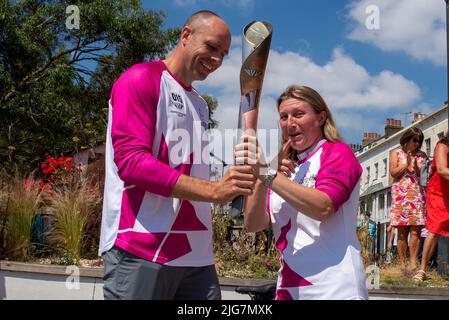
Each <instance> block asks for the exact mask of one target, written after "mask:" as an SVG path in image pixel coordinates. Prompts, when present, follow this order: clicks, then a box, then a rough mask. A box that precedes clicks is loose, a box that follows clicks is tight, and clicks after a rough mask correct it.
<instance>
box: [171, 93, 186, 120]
mask: <svg viewBox="0 0 449 320" xmlns="http://www.w3.org/2000/svg"><path fill="white" fill-rule="evenodd" d="M170 102H171V103H170V112H171V113H176V114H177V115H178V117H185V116H186V106H185V105H184V102H183V100H182V96H181V95H180V94H178V93H173V92H171V93H170Z"/></svg>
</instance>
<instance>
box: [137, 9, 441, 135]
mask: <svg viewBox="0 0 449 320" xmlns="http://www.w3.org/2000/svg"><path fill="white" fill-rule="evenodd" d="M142 3H143V6H144V7H145V8H146V9H153V10H161V11H164V12H165V13H166V14H167V18H166V21H165V24H164V28H169V27H181V26H182V25H183V23H184V21H185V20H186V18H187V17H188V16H189V15H190V14H192V13H193V12H195V11H198V10H200V9H209V10H213V11H215V12H217V13H218V14H219V15H221V16H222V17H223V18H224V19H225V20H226V21H227V22H228V24H229V26H230V29H231V33H232V36H233V44H232V47H231V51H230V55H229V56H228V57H227V58H226V60H225V62H224V64H223V66H222V67H221V69H219V70H218V71H216V72H215V73H214V74H212V75H211V76H210V77H209V78H208V79H207V80H206V81H205V82H197V83H194V86H196V87H197V88H198V89H199V90H200V91H201V92H202V93H208V94H211V95H213V96H215V97H216V98H217V99H218V101H219V110H218V111H217V116H216V118H217V119H218V120H219V121H220V128H221V129H224V128H232V127H236V122H237V113H238V103H239V99H240V93H239V72H240V67H241V33H242V29H243V27H244V26H245V25H246V24H248V23H249V22H251V21H253V20H262V21H268V22H270V23H271V24H272V25H273V39H272V44H271V51H270V56H269V60H268V66H267V71H266V75H265V80H264V87H263V90H262V94H263V95H262V98H261V103H260V108H261V111H260V116H259V124H260V127H265V128H276V126H277V125H276V123H275V120H276V119H277V115H276V108H275V100H276V98H277V97H278V95H279V94H280V93H281V92H282V91H283V90H284V89H285V87H287V86H288V85H290V84H294V83H296V84H304V85H308V86H310V87H313V88H314V89H316V90H318V91H319V92H320V93H321V94H322V96H323V98H324V99H325V100H326V102H327V103H328V105H329V107H330V109H331V111H332V113H333V114H334V117H335V118H336V121H337V126H338V128H339V129H340V131H341V133H342V135H343V137H344V139H345V141H346V142H348V143H360V141H361V139H362V136H363V132H378V133H380V134H383V132H384V125H385V120H386V118H395V119H399V120H401V121H402V122H403V123H404V122H405V124H406V125H408V124H409V123H410V120H411V115H407V114H405V113H407V112H417V111H420V112H423V113H426V114H427V113H430V112H432V111H434V110H436V109H438V108H440V107H441V106H442V105H443V102H444V101H445V100H446V96H447V89H446V88H447V85H446V83H447V82H446V27H445V2H444V1H443V0H357V1H350V0H347V1H343V0H332V1H330V0H295V1H290V0H289V1H287V0H277V1H273V0H257V1H256V0H215V1H210V0H151V1H142ZM373 5H374V6H375V8H378V10H379V11H378V12H379V15H378V18H379V20H373V19H375V18H376V15H375V11H373V10H375V9H373V7H370V6H373ZM367 10H368V11H367ZM377 21H378V22H379V25H378V27H379V28H377V25H376V24H375V23H376V22H377ZM367 22H368V25H369V26H371V27H369V28H368V27H367ZM373 27H374V29H373Z"/></svg>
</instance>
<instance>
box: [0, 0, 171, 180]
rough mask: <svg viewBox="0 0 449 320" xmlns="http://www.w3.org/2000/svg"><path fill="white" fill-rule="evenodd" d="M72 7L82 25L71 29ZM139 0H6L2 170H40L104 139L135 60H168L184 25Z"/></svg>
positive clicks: (0, 78) (0, 19) (1, 24)
mask: <svg viewBox="0 0 449 320" xmlns="http://www.w3.org/2000/svg"><path fill="white" fill-rule="evenodd" d="M68 5H77V6H78V8H79V12H80V28H79V29H78V30H77V29H72V30H69V29H68V28H67V27H66V19H67V18H68V17H69V16H70V14H67V13H66V8H67V6H68ZM164 19H165V14H164V13H162V12H155V11H145V10H144V9H143V8H142V7H141V4H140V1H138V0H124V1H118V0H91V1H36V0H32V1H30V0H23V1H8V0H0V168H5V169H6V170H7V171H9V172H12V171H13V170H14V168H15V167H18V168H19V170H20V171H22V172H23V171H28V170H29V169H33V168H36V166H37V165H38V164H39V159H41V158H42V157H43V155H44V153H45V152H48V153H49V154H51V155H59V154H61V153H62V152H67V151H70V150H73V151H75V150H79V149H80V148H83V147H89V146H93V145H95V144H96V143H97V142H98V141H102V140H103V139H104V133H105V127H106V119H107V105H108V98H109V93H110V90H111V87H112V84H113V82H114V81H115V79H117V77H118V76H119V75H120V74H121V73H122V72H123V71H124V70H126V69H127V68H129V67H130V66H131V65H133V64H135V63H139V62H142V61H148V60H152V59H156V58H164V57H165V55H166V54H167V52H168V50H170V49H171V48H172V47H173V45H174V44H175V43H176V42H177V39H178V36H179V30H178V29H174V30H171V29H169V30H163V29H162V25H163V22H164Z"/></svg>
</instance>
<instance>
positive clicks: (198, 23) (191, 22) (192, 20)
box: [184, 10, 229, 33]
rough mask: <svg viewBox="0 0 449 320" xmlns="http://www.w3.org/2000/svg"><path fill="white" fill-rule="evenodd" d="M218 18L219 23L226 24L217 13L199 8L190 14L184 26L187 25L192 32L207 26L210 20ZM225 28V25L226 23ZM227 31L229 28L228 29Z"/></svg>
mask: <svg viewBox="0 0 449 320" xmlns="http://www.w3.org/2000/svg"><path fill="white" fill-rule="evenodd" d="M214 19H215V20H220V22H221V23H223V24H225V25H226V22H224V20H223V18H221V17H220V16H219V15H218V14H216V13H215V12H213V11H210V10H201V11H197V12H195V13H194V14H192V15H191V16H190V17H189V18H188V19H187V21H186V23H185V24H184V28H185V27H188V28H190V30H191V31H192V33H195V31H197V30H199V29H201V28H202V27H204V26H208V25H209V24H210V22H211V20H214ZM226 28H227V25H226ZM228 31H229V30H228Z"/></svg>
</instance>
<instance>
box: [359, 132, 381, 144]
mask: <svg viewBox="0 0 449 320" xmlns="http://www.w3.org/2000/svg"><path fill="white" fill-rule="evenodd" d="M380 137H381V135H380V134H378V133H375V132H364V133H363V140H362V147H364V146H366V145H368V144H370V143H371V142H373V141H376V140H378V139H380Z"/></svg>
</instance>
